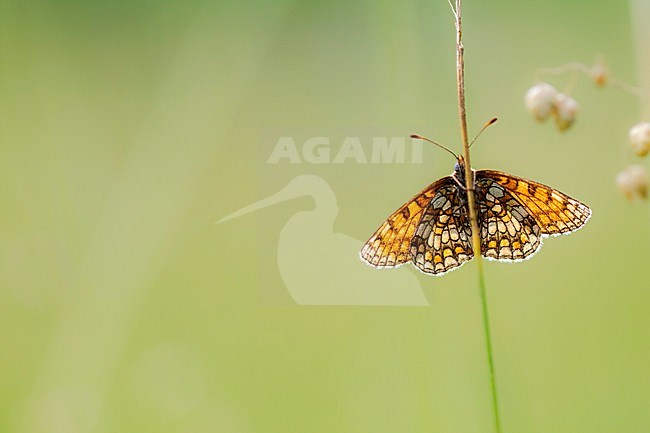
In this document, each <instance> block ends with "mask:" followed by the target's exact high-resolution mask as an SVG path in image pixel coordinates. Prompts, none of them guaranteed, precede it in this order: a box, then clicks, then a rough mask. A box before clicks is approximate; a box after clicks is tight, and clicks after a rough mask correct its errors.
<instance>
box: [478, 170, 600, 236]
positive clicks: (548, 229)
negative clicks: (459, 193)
mask: <svg viewBox="0 0 650 433" xmlns="http://www.w3.org/2000/svg"><path fill="white" fill-rule="evenodd" d="M476 179H477V183H479V182H480V181H481V179H491V180H492V181H493V182H496V183H497V184H499V185H501V186H502V187H503V188H504V189H506V190H507V191H508V192H509V193H510V194H511V195H512V197H514V198H515V199H516V200H517V201H518V202H520V203H521V204H522V205H523V206H525V207H526V210H527V211H528V213H529V214H530V215H531V216H532V217H533V218H534V219H535V221H536V222H537V224H539V227H540V229H541V233H542V235H549V236H552V235H560V234H567V233H571V232H574V231H576V230H578V229H579V228H581V227H582V226H584V225H585V223H586V222H587V220H589V218H590V217H591V209H589V207H588V206H587V205H585V204H583V203H580V202H579V201H578V200H576V199H573V198H571V197H569V196H568V195H566V194H564V193H561V192H560V191H558V190H556V189H554V188H551V187H550V186H546V185H543V184H541V183H538V182H534V181H532V180H528V179H523V178H521V177H517V176H513V175H511V174H507V173H503V172H500V171H494V170H479V171H477V172H476ZM492 185H493V184H492Z"/></svg>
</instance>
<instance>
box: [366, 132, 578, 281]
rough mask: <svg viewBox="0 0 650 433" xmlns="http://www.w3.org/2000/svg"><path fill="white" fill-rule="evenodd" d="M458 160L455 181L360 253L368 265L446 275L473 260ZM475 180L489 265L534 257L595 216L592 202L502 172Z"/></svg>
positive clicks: (436, 188) (419, 201)
mask: <svg viewBox="0 0 650 433" xmlns="http://www.w3.org/2000/svg"><path fill="white" fill-rule="evenodd" d="M495 120H496V119H495ZM415 137H416V138H421V137H419V136H415ZM427 140H428V139H427ZM428 141H430V140H428ZM434 144H437V143H434ZM456 158H457V163H456V166H455V168H454V172H453V173H452V174H451V175H450V176H445V177H443V178H442V179H439V180H437V181H436V182H434V183H432V184H431V185H429V186H428V187H426V188H425V189H424V190H422V192H420V193H419V194H418V195H416V196H415V197H413V198H412V199H411V200H409V201H408V202H407V203H405V204H404V205H403V206H402V207H400V208H399V209H397V210H396V211H395V212H394V213H393V214H392V215H391V216H389V217H388V219H387V220H386V221H385V222H384V223H383V224H382V225H381V226H380V227H379V228H378V229H377V231H376V232H375V233H374V234H373V235H372V237H370V239H369V240H368V242H366V244H365V245H364V246H363V248H362V249H361V253H360V255H361V258H362V259H363V260H364V261H365V262H366V263H368V264H369V265H371V266H375V267H378V268H384V267H396V266H400V265H402V264H405V263H409V262H412V263H413V264H414V265H415V266H416V267H417V268H418V269H419V270H421V271H422V272H425V273H427V274H432V275H442V274H444V273H445V272H447V271H450V270H452V269H455V268H457V267H459V266H461V265H462V264H463V263H465V262H467V261H469V260H471V259H472V257H473V255H474V253H473V251H472V228H471V225H470V219H469V207H468V203H467V191H466V188H465V164H464V161H463V158H462V157H456ZM472 174H473V179H474V189H475V191H476V192H475V201H476V210H477V214H478V225H479V229H480V231H481V233H480V238H481V254H482V255H483V257H485V258H487V259H494V260H503V261H520V260H524V259H527V258H529V257H531V256H532V255H533V254H535V253H536V252H537V251H538V250H539V248H540V247H541V246H542V239H543V238H544V237H547V236H554V235H560V234H568V233H571V232H574V231H576V230H578V229H579V228H581V227H582V226H584V225H585V223H586V222H587V220H588V219H589V217H590V216H591V209H589V207H588V206H586V205H585V204H583V203H581V202H579V201H578V200H575V199H573V198H571V197H569V196H568V195H566V194H563V193H561V192H560V191H558V190H556V189H553V188H551V187H549V186H546V185H542V184H541V183H538V182H534V181H532V180H527V179H523V178H520V177H517V176H513V175H511V174H507V173H503V172H500V171H494V170H472Z"/></svg>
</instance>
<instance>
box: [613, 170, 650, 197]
mask: <svg viewBox="0 0 650 433" xmlns="http://www.w3.org/2000/svg"><path fill="white" fill-rule="evenodd" d="M616 184H617V185H618V188H619V189H620V190H621V193H623V195H624V196H625V197H626V198H627V199H628V200H632V199H633V198H634V197H640V198H643V199H645V198H646V197H647V196H648V173H647V172H646V169H645V167H643V166H642V165H631V166H629V167H628V168H626V169H625V170H623V171H622V172H620V173H619V174H618V176H616Z"/></svg>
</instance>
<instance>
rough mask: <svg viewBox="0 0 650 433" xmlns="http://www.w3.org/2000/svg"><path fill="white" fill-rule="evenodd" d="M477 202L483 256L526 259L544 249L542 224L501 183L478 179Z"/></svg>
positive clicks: (486, 178)
mask: <svg viewBox="0 0 650 433" xmlns="http://www.w3.org/2000/svg"><path fill="white" fill-rule="evenodd" d="M476 203H477V208H478V215H479V228H480V230H481V255H483V257H486V258H488V259H496V260H522V259H525V258H527V257H529V256H531V255H533V254H535V252H537V250H538V249H539V247H541V245H542V242H541V233H542V230H541V228H540V226H539V224H538V223H537V221H536V220H535V218H534V217H533V216H532V215H531V214H530V212H529V211H528V209H527V207H526V206H524V205H523V204H521V203H520V202H519V201H518V200H517V199H515V197H514V196H513V194H512V193H511V192H510V191H509V190H507V189H506V188H505V187H503V186H502V185H500V184H499V183H498V182H496V181H495V180H493V179H491V178H490V177H482V176H477V179H476Z"/></svg>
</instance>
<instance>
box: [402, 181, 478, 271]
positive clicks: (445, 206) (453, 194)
mask: <svg viewBox="0 0 650 433" xmlns="http://www.w3.org/2000/svg"><path fill="white" fill-rule="evenodd" d="M463 197H465V194H461V193H460V190H459V187H458V185H457V184H456V182H455V181H454V182H452V183H450V184H449V185H446V186H444V187H442V188H440V189H439V190H438V191H437V193H436V195H435V196H434V197H433V199H432V200H431V203H430V204H429V206H428V207H427V208H426V210H425V211H424V214H423V215H422V219H421V220H420V223H419V224H418V227H417V230H416V231H415V235H414V236H413V239H412V240H411V259H412V260H413V264H414V265H415V266H416V267H417V268H418V269H419V270H421V271H422V272H425V273H427V274H432V275H442V274H444V273H445V272H447V271H450V270H452V269H455V268H457V267H459V266H460V265H462V264H463V263H465V262H467V261H469V260H471V259H472V257H473V256H474V254H473V251H472V235H471V233H472V232H471V228H470V223H469V219H468V218H467V212H466V206H467V203H466V201H465V200H464V199H463Z"/></svg>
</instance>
